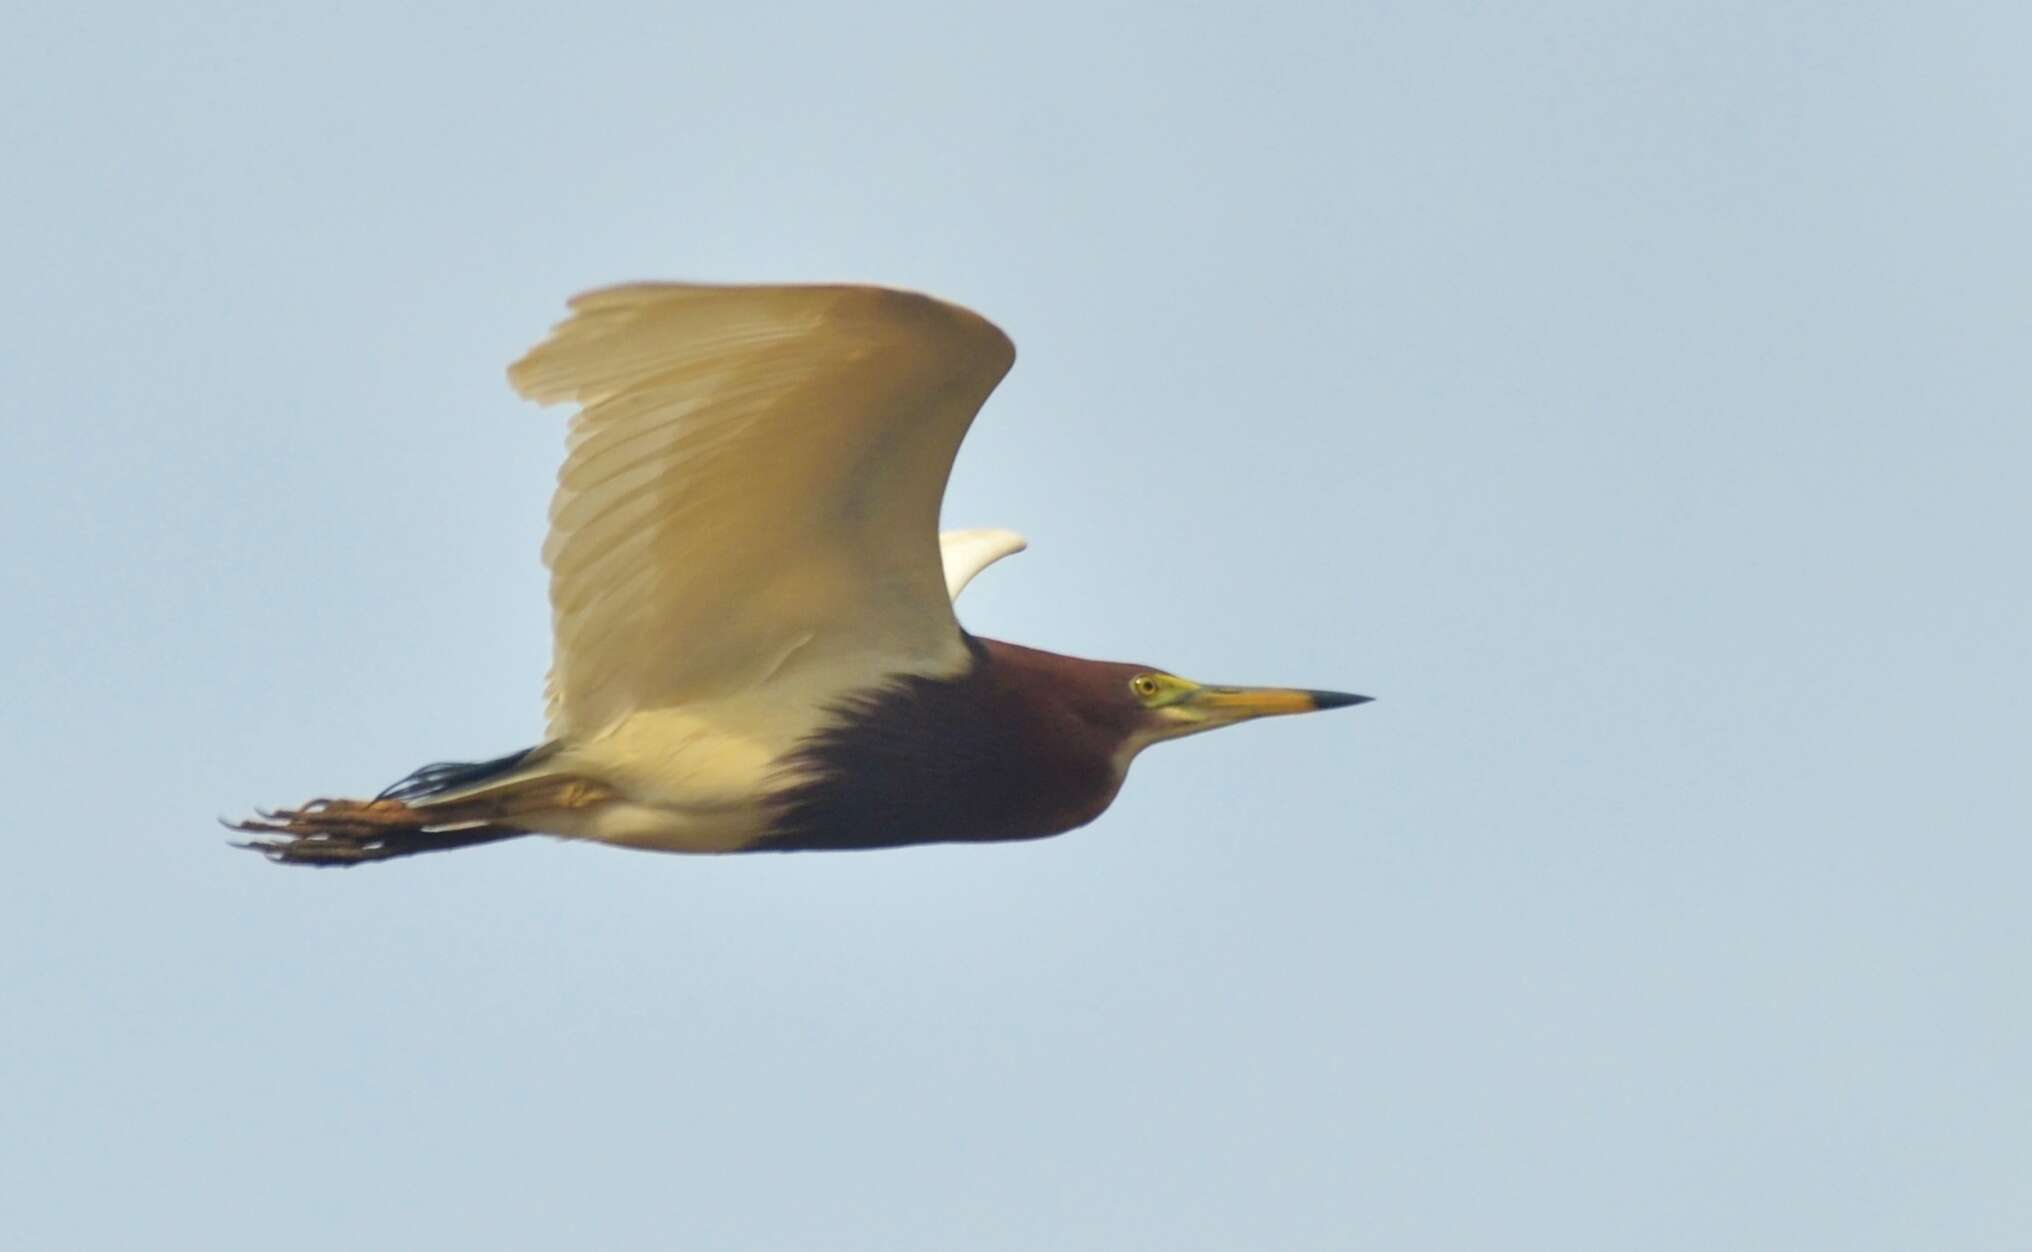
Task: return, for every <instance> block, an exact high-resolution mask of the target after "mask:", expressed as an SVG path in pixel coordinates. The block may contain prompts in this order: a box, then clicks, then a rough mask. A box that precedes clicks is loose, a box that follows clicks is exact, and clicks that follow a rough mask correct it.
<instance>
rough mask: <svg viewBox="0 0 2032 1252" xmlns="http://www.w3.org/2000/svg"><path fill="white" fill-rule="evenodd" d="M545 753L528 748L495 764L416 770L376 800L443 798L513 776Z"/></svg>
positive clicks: (463, 763) (469, 763)
mask: <svg viewBox="0 0 2032 1252" xmlns="http://www.w3.org/2000/svg"><path fill="white" fill-rule="evenodd" d="M541 751H543V749H542V748H524V749H523V750H522V751H520V752H510V753H509V754H508V755H507V756H498V757H495V758H494V759H493V760H491V761H438V762H436V763H435V764H432V765H426V766H424V767H423V768H422V769H419V770H416V771H414V772H413V773H411V774H410V775H409V776H408V777H407V778H404V779H403V780H402V781H400V782H397V783H391V784H390V785H389V786H388V787H387V788H386V789H385V790H383V791H382V792H381V794H380V795H378V796H375V797H374V798H375V799H376V800H402V801H415V800H428V799H430V798H432V797H433V796H441V795H444V794H445V793H446V792H450V791H458V790H460V789H462V788H465V787H470V786H472V785H473V784H475V783H483V782H486V781H487V780H488V779H490V778H499V777H501V776H502V775H503V774H509V773H513V772H514V771H515V770H517V769H520V768H521V767H522V766H523V765H524V764H525V763H527V762H528V761H529V760H530V759H532V758H533V757H535V756H536V754H537V753H539V752H541Z"/></svg>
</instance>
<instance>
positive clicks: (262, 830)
mask: <svg viewBox="0 0 2032 1252" xmlns="http://www.w3.org/2000/svg"><path fill="white" fill-rule="evenodd" d="M570 308H571V313H570V316H568V317H567V318H566V319H565V320H564V321H563V322H561V323H559V324H558V325H557V326H556V327H555V328H554V329H553V330H552V332H551V334H550V336H549V337H548V338H547V339H545V340H544V341H543V342H542V343H541V344H539V345H538V346H537V347H535V348H534V349H532V350H531V351H530V352H529V353H528V354H527V355H526V356H524V357H523V358H522V359H521V360H520V361H517V362H516V363H515V364H514V365H513V366H511V367H509V370H508V379H509V382H510V383H511V384H513V386H514V387H515V389H516V390H517V391H519V392H520V393H521V394H522V395H524V396H526V397H528V398H529V399H531V400H535V401H537V402H539V403H542V404H551V403H555V402H557V401H564V400H568V401H572V402H574V403H576V404H577V405H578V413H577V415H576V416H575V417H574V418H573V419H572V422H571V426H570V434H569V437H568V439H567V447H568V452H567V455H566V457H565V462H564V467H563V469H562V470H560V471H559V473H558V485H557V494H556V496H555V497H554V498H553V500H552V502H551V506H550V535H549V538H548V539H547V540H546V542H545V544H544V548H543V558H544V563H545V565H546V566H548V567H549V569H550V604H551V623H552V630H553V634H554V645H555V646H554V652H553V657H552V665H551V671H550V680H549V685H548V697H549V700H548V703H549V717H548V728H547V729H548V734H547V735H546V737H545V740H544V742H543V743H541V744H540V745H538V746H536V747H533V748H530V749H528V750H526V751H523V752H517V753H514V754H512V755H509V756H505V757H501V758H499V759H498V760H492V761H481V762H474V763H440V764H436V765H426V766H424V767H423V768H422V769H419V770H417V771H415V772H414V773H412V774H410V775H409V776H408V777H406V778H404V779H402V780H401V781H400V782H397V783H396V784H394V785H393V786H391V787H389V788H388V789H386V790H385V791H383V792H382V793H381V794H380V795H379V796H377V797H376V798H374V799H372V800H331V799H326V800H312V801H310V802H308V803H306V804H304V805H303V806H301V807H300V808H294V809H281V810H278V811H273V812H267V811H264V812H262V813H261V814H260V816H259V817H258V818H256V819H254V820H250V821H243V822H235V823H229V824H230V825H231V826H232V828H233V829H236V830H239V831H244V832H248V833H251V834H253V835H255V836H257V837H256V838H254V839H253V840H251V841H249V842H248V843H246V844H244V845H242V846H244V847H248V848H252V849H253V850H255V851H257V852H260V853H262V854H263V855H265V856H267V857H268V858H269V859H270V860H273V861H277V862H280V863H282V864H286V865H353V864H358V863H360V862H363V861H380V860H387V859H389V858H391V857H400V856H409V855H412V854H414V853H419V852H434V851H439V850H443V849H449V848H461V847H468V846H471V845H473V844H480V843H489V842H493V841H495V840H499V839H508V838H513V837H516V836H519V835H528V834H549V835H558V836H563V837H566V838H573V839H589V840H594V841H597V842H600V843H608V844H615V845H619V846H622V847H628V848H642V849H652V850H657V851H665V852H756V851H794V850H813V849H845V848H880V847H894V846H901V845H906V844H918V843H944V842H986V841H997V840H1014V839H1035V838H1040V837H1043V836H1046V835H1055V834H1058V833H1060V832H1063V831H1067V830H1071V829H1073V828H1074V827H1076V826H1082V825H1085V824H1086V823H1087V822H1090V821H1092V820H1093V819H1094V818H1096V817H1098V816H1099V815H1100V814H1101V812H1102V810H1104V809H1106V808H1107V807H1108V805H1109V804H1110V803H1111V802H1112V801H1113V800H1114V798H1115V793H1116V792H1117V790H1119V789H1120V787H1121V785H1122V780H1123V777H1124V776H1125V775H1126V774H1127V772H1128V769H1129V763H1130V762H1131V761H1132V760H1134V759H1135V757H1136V754H1137V753H1139V752H1141V751H1142V750H1143V749H1144V748H1147V747H1149V746H1150V745H1151V744H1153V743H1158V742H1161V741H1163V740H1166V739H1177V738H1180V737H1182V736H1185V735H1191V734H1197V733H1198V732H1200V731H1204V730H1212V729H1214V728H1216V727H1220V726H1230V725H1233V724H1235V723H1237V722H1242V721H1247V720H1249V719H1251V718H1258V717H1266V716H1272V715H1276V714H1284V713H1304V712H1310V711H1312V710H1315V709H1329V708H1337V707H1340V706H1343V705H1351V704H1358V703H1361V702H1363V701H1364V700H1365V699H1367V697H1365V696H1356V695H1346V694H1343V693H1340V692H1333V691H1307V690H1299V689H1291V688H1273V687H1224V686H1209V685H1202V684H1199V683H1195V682H1189V681H1187V680H1186V679H1183V678H1180V677H1178V676H1177V675H1175V674H1170V673H1167V672H1165V671H1163V670H1161V669H1157V668H1154V667H1152V666H1148V665H1128V664H1120V663H1116V662H1109V661H1088V660H1080V659H1077V658H1074V657H1069V656H1059V655H1056V654H1054V653H1050V652H1041V651H1038V650H1037V649H1035V648H1025V647H1019V646H1017V645H1015V644H1009V643H1000V642H997V641H995V640H992V639H981V638H977V637H975V636H973V635H971V634H969V633H967V631H966V630H964V629H963V628H962V627H961V626H960V624H959V621H958V620H957V619H956V618H955V617H954V616H953V609H952V601H953V598H954V597H956V596H957V595H958V594H959V592H960V589H961V588H962V587H964V586H965V585H966V583H967V581H968V580H969V579H971V578H972V577H973V576H974V575H975V574H977V573H979V572H980V571H981V570H982V569H983V568H985V567H986V566H988V565H990V564H992V563H993V562H995V561H997V560H1000V559H1001V558H1002V557H1005V556H1007V555H1009V554H1010V553H1012V552H1017V551H1020V550H1021V549H1022V548H1023V547H1024V541H1023V539H1022V537H1021V536H1019V535H1016V534H1013V533H1011V532H1009V531H1004V530H982V531H961V532H955V533H950V534H946V535H943V536H941V535H940V534H939V533H938V517H939V505H940V501H941V499H942V497H943V496H944V494H945V485H946V478H947V476H948V475H949V474H950V472H951V470H952V464H953V458H954V456H955V455H956V454H957V453H958V451H959V446H960V440H961V439H962V438H963V437H964V436H965V435H966V432H967V427H968V425H969V424H970V423H972V421H973V419H974V414H975V413H976V411H978V410H979V409H980V407H981V405H982V403H983V402H985V401H986V400H987V398H988V393H989V392H991V391H993V390H994V388H995V384H996V383H998V382H1000V381H1001V379H1002V376H1003V375H1004V374H1005V373H1007V372H1008V370H1009V366H1010V365H1011V364H1012V363H1013V362H1014V361H1015V358H1016V351H1015V348H1014V346H1013V345H1012V344H1011V343H1010V341H1009V338H1008V337H1007V336H1006V335H1004V334H1003V333H1002V332H1001V331H1000V330H999V329H997V328H996V327H995V326H994V325H993V324H991V323H990V322H988V321H987V320H986V319H984V318H982V317H980V316H979V315H978V314H975V313H972V312H970V311H968V310H966V309H963V308H959V307H957V306H955V305H951V304H946V303H943V302H941V301H938V300H935V299H932V298H930V297H928V296H924V295H918V294H915V293H910V292H902V291H892V290H888V289H885V288H879V287H854V286H836V287H778V286H731V287H722V286H694V285H678V284H664V283H641V284H633V285H628V286H621V287H610V288H606V289H603V290H598V291H593V292H589V293H587V294H585V295H582V296H579V297H578V298H577V299H575V300H573V301H572V302H571V305H570Z"/></svg>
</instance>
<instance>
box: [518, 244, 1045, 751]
mask: <svg viewBox="0 0 2032 1252" xmlns="http://www.w3.org/2000/svg"><path fill="white" fill-rule="evenodd" d="M1014 359H1015V350H1014V348H1013V347H1012V346H1011V344H1010V342H1009V340H1008V337H1007V336H1005V335H1003V334H1002V332H1001V331H1000V330H998V329H996V328H995V327H994V326H993V325H992V324H990V323H989V322H987V321H986V320H984V319H983V318H981V317H979V316H977V315H976V314H973V313H970V312H968V311H967V310H965V309H960V308H957V307H955V306H953V305H949V304H944V303H941V302H939V301H937V300H933V299H931V298H930V297H928V296H922V295H916V294H913V293H908V292H900V291H891V290H887V289H883V288H874V287H707V286H686V285H677V284H635V285H631V286H624V287H610V288H606V289H603V290H600V291H594V292H588V293H587V294H585V295H582V296H580V297H578V298H577V299H575V300H573V301H572V302H571V315H570V316H569V317H568V318H567V319H566V320H565V321H564V322H562V323H560V324H559V325H558V326H557V327H556V328H555V329H554V330H553V331H552V332H551V335H550V337H549V338H548V339H546V340H545V341H544V342H543V343H542V344H540V345H538V346H537V347H536V348H534V349H532V350H531V351H530V352H529V354H528V355H526V356H524V357H523V358H522V359H521V360H520V361H518V362H516V363H515V364H514V365H513V366H512V367H510V369H509V375H508V376H509V380H510V382H511V383H513V385H514V386H515V388H516V390H517V391H519V392H521V393H522V394H523V395H525V396H527V397H529V398H530V399H532V400H536V401H539V402H541V403H545V404H550V403H556V402H560V401H571V402H575V403H577V404H578V406H579V412H578V414H577V415H576V416H575V417H574V418H573V419H572V422H571V427H570V431H569V434H568V436H567V439H566V446H567V450H568V451H567V456H566V459H565V463H564V466H563V468H562V469H561V470H560V471H559V473H558V485H557V494H556V496H555V497H554V498H553V500H552V502H551V511H550V534H549V537H548V538H547V539H546V541H545V543H544V562H545V564H546V565H547V566H549V568H550V571H551V610H552V627H553V632H554V637H555V650H554V655H553V663H552V669H551V678H550V684H549V697H550V721H551V727H550V729H551V734H552V736H553V737H557V736H561V735H564V734H569V733H580V734H584V733H597V732H598V731H599V730H600V729H602V728H604V727H606V726H610V725H612V724H614V723H615V722H616V721H618V720H619V719H621V718H623V717H625V716H627V715H628V714H630V713H632V712H636V711H640V710H643V709H651V708H661V707H668V706H670V705H675V704H681V703H686V702H689V701H697V700H706V699H714V698H720V697H724V696H727V695H730V694H733V693H736V692H739V691H741V690H744V689H745V688H747V687H750V686H752V685H754V684H756V683H759V682H763V681H765V680H768V681H775V680H776V679H777V676H778V675H779V674H780V673H781V672H782V671H783V667H784V662H785V659H786V657H788V656H790V655H792V654H793V653H795V654H796V655H797V656H798V658H799V659H800V660H801V661H802V660H807V659H808V660H812V661H822V662H824V663H826V664H828V665H830V666H832V667H833V669H834V671H835V672H836V671H837V670H838V669H839V668H840V667H841V666H842V665H844V666H846V667H847V668H849V669H851V668H853V667H854V666H860V667H862V668H865V670H866V671H867V673H868V678H869V681H871V682H872V681H879V680H880V679H881V678H883V677H886V676H888V675H890V674H895V673H903V672H916V673H937V672H950V671H952V670H954V669H956V668H958V667H959V666H960V665H962V664H964V661H965V657H966V652H965V648H964V645H963V644H962V642H961V638H960V634H959V627H958V623H957V622H956V621H955V620H954V618H953V615H952V607H951V601H950V598H949V596H948V594H947V586H946V578H945V573H944V567H943V564H942V561H941V557H940V549H939V540H938V533H937V525H938V511H939V504H940V501H941V499H942V497H943V496H944V494H945V484H946V479H947V477H948V476H949V474H950V472H951V469H952V462H953V457H954V455H955V454H956V453H957V452H958V450H959V445H960V441H961V439H963V438H964V437H965V435H966V431H967V427H968V425H969V424H970V423H971V422H972V420H973V417H974V414H975V413H976V411H978V410H979V408H980V406H981V404H982V402H983V401H985V400H986V399H987V397H988V394H989V393H990V392H991V391H993V390H994V387H995V384H996V383H998V382H999V381H1000V380H1001V378H1002V376H1003V375H1004V374H1005V373H1007V372H1008V369H1009V366H1010V364H1011V363H1012V362H1013V361H1014Z"/></svg>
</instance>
